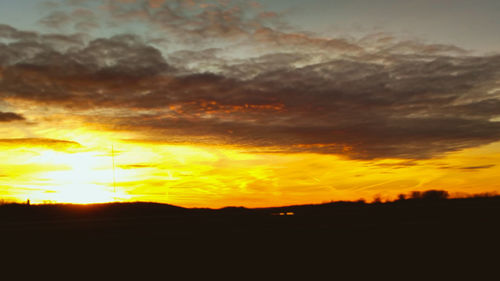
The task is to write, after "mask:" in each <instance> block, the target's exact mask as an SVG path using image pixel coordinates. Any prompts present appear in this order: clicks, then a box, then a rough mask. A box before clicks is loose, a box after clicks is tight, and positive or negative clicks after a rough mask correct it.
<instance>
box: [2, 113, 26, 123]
mask: <svg viewBox="0 0 500 281" xmlns="http://www.w3.org/2000/svg"><path fill="white" fill-rule="evenodd" d="M21 120H25V118H24V116H22V115H20V114H17V113H13V112H1V111H0V122H12V121H21Z"/></svg>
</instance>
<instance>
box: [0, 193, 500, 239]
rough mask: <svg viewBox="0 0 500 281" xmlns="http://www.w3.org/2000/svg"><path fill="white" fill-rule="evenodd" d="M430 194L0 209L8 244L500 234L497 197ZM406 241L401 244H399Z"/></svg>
mask: <svg viewBox="0 0 500 281" xmlns="http://www.w3.org/2000/svg"><path fill="white" fill-rule="evenodd" d="M445 195H446V193H444V192H440V191H427V192H423V193H415V194H413V197H409V198H408V199H407V198H400V199H399V200H395V201H390V202H384V203H382V202H374V203H365V202H364V201H357V202H331V203H325V204H320V205H301V206H288V207H276V208H259V209H247V208H243V207H227V208H223V209H187V208H181V207H176V206H171V205H166V204H155V203H109V204H94V205H70V204H56V205H27V204H4V205H1V206H0V229H1V236H2V241H10V244H11V245H19V246H23V245H30V244H33V245H40V243H41V242H42V244H48V243H49V244H51V245H52V246H53V247H58V246H61V245H74V246H77V245H86V244H89V245H106V247H113V246H117V247H119V246H120V245H124V244H125V245H127V247H134V246H137V247H141V246H153V245H154V246H155V247H178V246H182V245H190V246H193V245H196V244H199V245H205V246H206V245H210V244H212V246H213V245H214V244H220V246H231V247H232V246H235V247H245V246H248V245H252V244H254V243H255V244H262V243H263V244H269V245H282V246H283V245H290V246H293V247H295V248H301V247H310V246H311V247H314V245H316V246H319V245H321V247H327V246H331V247H335V248H342V247H351V246H352V245H354V244H355V245H357V246H358V247H359V246H360V245H366V246H369V245H374V244H379V243H387V244H386V246H387V247H392V246H393V247H396V245H397V246H398V247H399V246H401V247H414V246H416V245H419V244H420V243H423V244H425V243H435V244H438V245H439V247H443V248H446V247H455V246H456V245H457V244H460V245H462V246H464V245H476V246H478V247H479V246H480V245H482V244H484V245H486V244H489V243H490V242H493V241H494V240H496V239H497V237H499V234H500V196H486V195H485V196H479V195H478V196H475V197H469V198H461V199H447V198H446V196H445ZM399 243H401V244H399Z"/></svg>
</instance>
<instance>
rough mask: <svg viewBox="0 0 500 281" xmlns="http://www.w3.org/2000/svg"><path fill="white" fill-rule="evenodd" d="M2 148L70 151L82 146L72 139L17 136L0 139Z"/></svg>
mask: <svg viewBox="0 0 500 281" xmlns="http://www.w3.org/2000/svg"><path fill="white" fill-rule="evenodd" d="M0 146H1V147H2V149H6V148H9V147H11V148H17V147H28V148H31V147H43V148H48V149H52V150H56V151H65V152H72V151H77V150H78V149H80V148H82V146H81V145H80V144H79V143H77V142H74V141H67V140H56V139H43V138H17V139H0Z"/></svg>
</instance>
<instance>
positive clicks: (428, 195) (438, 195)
mask: <svg viewBox="0 0 500 281" xmlns="http://www.w3.org/2000/svg"><path fill="white" fill-rule="evenodd" d="M448 197H449V193H448V191H445V190H427V191H424V192H422V191H413V192H411V193H410V198H411V199H425V200H442V199H447V198H448Z"/></svg>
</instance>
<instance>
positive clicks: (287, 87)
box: [0, 26, 500, 159]
mask: <svg viewBox="0 0 500 281" xmlns="http://www.w3.org/2000/svg"><path fill="white" fill-rule="evenodd" d="M0 30H2V29H0ZM3 30H7V31H4V32H3V33H1V32H0V35H1V34H4V37H5V36H9V38H16V40H14V42H11V43H8V44H0V49H1V50H2V52H1V53H0V54H2V55H0V63H1V64H0V77H1V79H0V94H1V97H2V99H3V98H8V99H9V100H22V101H31V102H33V103H36V104H39V105H44V106H58V107H62V108H71V110H79V111H80V115H83V116H86V118H88V120H89V121H91V122H92V123H97V124H100V125H101V126H105V127H107V128H108V129H110V130H127V131H132V132H137V133H138V134H142V136H143V137H144V138H147V139H149V140H159V141H168V142H191V143H192V142H203V143H227V144H234V145H243V146H249V147H260V148H262V149H265V150H266V151H272V152H315V153H331V154H339V155H345V156H347V157H350V158H356V159H373V158H403V159H423V158H430V157H435V156H438V155H442V154H443V153H446V152H450V151H457V150H461V149H464V148H470V147H476V146H480V145H484V144H488V143H491V142H495V141H498V140H500V122H495V121H493V120H496V118H498V117H499V116H500V112H499V110H498V108H499V105H500V95H499V92H498V91H497V90H495V89H498V88H499V82H498V81H500V80H499V79H500V56H498V55H496V56H483V57H482V56H467V55H465V54H463V53H460V52H455V54H454V55H450V54H449V53H447V52H448V51H449V50H448V48H447V47H443V46H441V47H439V48H437V47H435V46H434V47H433V46H428V48H429V50H430V51H429V50H427V51H426V49H425V48H423V47H422V48H423V49H421V50H420V51H419V48H420V47H418V48H417V47H416V46H420V45H418V44H410V43H407V45H408V46H410V45H411V46H413V47H411V48H410V51H408V50H409V49H405V50H404V51H398V50H397V49H394V48H389V47H388V46H385V45H381V46H378V47H377V49H376V50H375V51H373V52H371V53H367V52H365V51H363V52H358V53H352V54H350V55H346V56H343V57H340V58H329V57H321V60H319V62H318V61H316V62H314V58H315V57H314V53H311V54H305V53H304V52H299V51H297V52H281V53H280V52H278V53H274V54H267V55H264V56H261V57H256V58H251V59H239V60H233V61H231V60H229V59H227V58H222V57H219V54H220V52H221V51H220V50H218V49H211V50H205V51H200V52H196V51H182V52H177V53H174V54H171V55H170V57H169V58H168V59H169V61H171V63H167V62H166V60H165V59H164V57H163V56H162V54H161V53H160V51H159V50H157V49H156V48H154V47H152V46H149V45H147V44H146V43H145V42H144V41H142V40H141V39H140V38H139V37H137V36H131V35H121V36H115V37H111V38H100V39H96V40H90V41H89V42H88V43H87V42H86V41H85V40H80V41H79V40H77V39H75V37H69V36H68V37H65V36H62V37H60V38H58V40H57V42H59V43H58V44H49V43H48V41H47V40H48V39H46V38H47V37H46V36H45V37H44V36H42V35H39V34H32V35H30V36H31V37H33V36H34V37H36V38H45V39H38V40H36V41H33V40H31V39H27V38H26V36H20V35H15V34H29V33H23V32H21V31H17V30H15V29H12V28H8V27H6V26H4V27H3ZM13 34H14V35H13ZM66 40H67V42H73V43H71V44H73V45H72V46H73V47H71V48H61V47H57V48H56V46H59V45H66V44H70V43H64V42H66ZM304 40H306V39H304ZM61 42H62V43H61ZM284 44H285V43H284ZM286 44H292V45H293V43H290V42H288V43H286ZM300 44H302V43H300ZM300 44H299V45H300ZM388 44H393V43H391V42H389V43H388ZM440 48H444V49H446V50H441V49H440ZM437 49H440V50H439V51H436V50H437ZM451 49H453V48H451ZM459 53H460V54H459ZM172 65H175V67H173V66H172ZM207 65H209V66H210V67H211V68H213V69H214V70H213V72H212V73H208V72H204V71H200V70H199V69H203V68H204V66H207ZM95 109H100V110H99V111H98V112H100V113H96V112H97V111H95ZM103 112H105V113H103ZM166 136H168V138H167V137H166Z"/></svg>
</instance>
